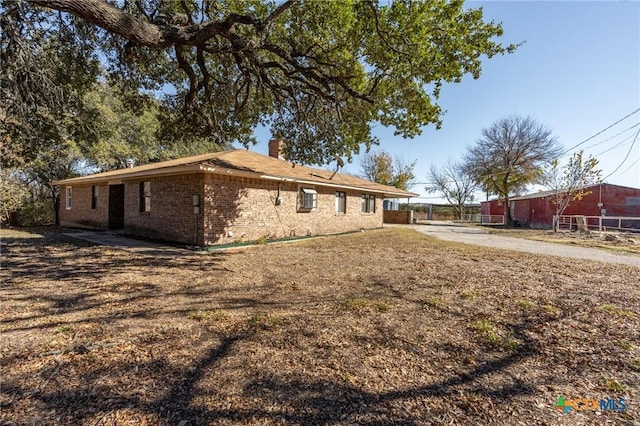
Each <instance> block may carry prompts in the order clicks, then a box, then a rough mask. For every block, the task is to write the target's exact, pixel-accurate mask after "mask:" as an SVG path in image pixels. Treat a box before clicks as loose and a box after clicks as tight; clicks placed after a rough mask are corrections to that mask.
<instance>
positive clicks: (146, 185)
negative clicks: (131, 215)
mask: <svg viewBox="0 0 640 426" xmlns="http://www.w3.org/2000/svg"><path fill="white" fill-rule="evenodd" d="M140 211H141V212H150V211H151V182H149V181H145V182H140Z"/></svg>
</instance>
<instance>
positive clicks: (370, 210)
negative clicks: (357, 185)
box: [360, 194, 377, 214]
mask: <svg viewBox="0 0 640 426" xmlns="http://www.w3.org/2000/svg"><path fill="white" fill-rule="evenodd" d="M372 197H373V198H372ZM372 200H373V204H372V203H371V201H372ZM363 201H364V205H363V203H362V202H363ZM376 201H377V197H376V196H375V195H374V194H362V195H361V196H360V214H376ZM363 207H365V210H363Z"/></svg>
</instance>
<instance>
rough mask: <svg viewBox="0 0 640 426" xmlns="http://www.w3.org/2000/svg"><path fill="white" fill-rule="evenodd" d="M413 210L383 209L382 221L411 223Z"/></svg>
mask: <svg viewBox="0 0 640 426" xmlns="http://www.w3.org/2000/svg"><path fill="white" fill-rule="evenodd" d="M413 217H414V216H413V210H385V211H384V223H400V224H408V223H413Z"/></svg>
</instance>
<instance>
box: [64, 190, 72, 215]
mask: <svg viewBox="0 0 640 426" xmlns="http://www.w3.org/2000/svg"><path fill="white" fill-rule="evenodd" d="M72 195H73V188H72V187H70V186H67V188H66V196H65V200H66V203H65V205H66V207H67V210H71V197H72Z"/></svg>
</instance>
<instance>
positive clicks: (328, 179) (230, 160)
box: [52, 150, 418, 198]
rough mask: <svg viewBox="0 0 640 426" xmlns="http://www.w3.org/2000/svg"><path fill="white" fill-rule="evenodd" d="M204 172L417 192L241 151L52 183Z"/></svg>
mask: <svg viewBox="0 0 640 426" xmlns="http://www.w3.org/2000/svg"><path fill="white" fill-rule="evenodd" d="M193 172H204V173H214V174H221V175H228V176H245V177H253V178H257V179H264V180H284V181H291V182H298V183H307V184H318V185H324V186H332V187H338V188H352V189H360V190H365V191H370V192H376V193H382V194H384V196H386V197H388V198H408V197H415V196H417V195H418V194H415V193H413V192H409V191H404V190H402V189H398V188H394V187H392V186H387V185H381V184H379V183H375V182H371V181H368V180H366V179H362V178H359V177H356V176H352V175H348V174H344V173H335V175H334V173H333V172H332V171H328V170H321V169H316V168H312V167H307V166H301V165H298V164H292V163H289V162H287V161H283V160H279V159H277V158H273V157H269V156H267V155H262V154H258V153H255V152H251V151H245V150H233V151H222V152H214V153H210V154H204V155H196V156H193V157H185V158H178V159H175V160H169V161H162V162H159V163H152V164H145V165H142V166H137V167H131V168H127V169H119V170H112V171H109V172H103V173H96V174H93V175H88V176H81V177H77V178H72V179H64V180H59V181H55V182H52V184H54V185H71V184H81V183H83V184H84V183H86V184H88V183H98V182H105V181H106V182H109V181H116V180H126V179H134V178H140V177H152V176H159V175H171V174H182V173H193Z"/></svg>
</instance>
